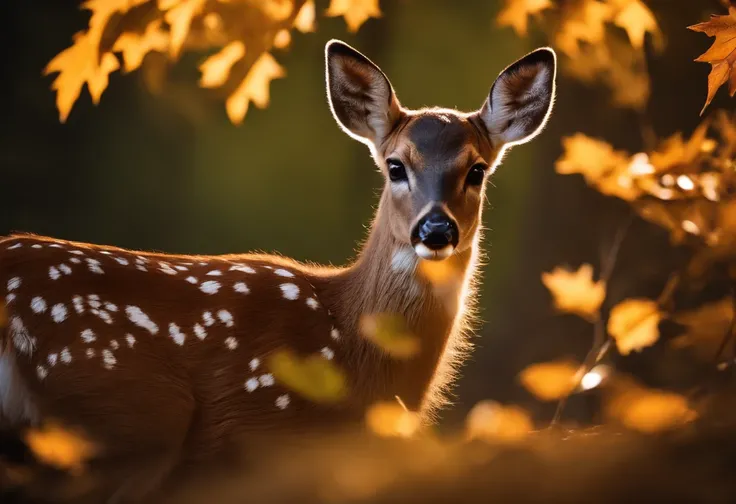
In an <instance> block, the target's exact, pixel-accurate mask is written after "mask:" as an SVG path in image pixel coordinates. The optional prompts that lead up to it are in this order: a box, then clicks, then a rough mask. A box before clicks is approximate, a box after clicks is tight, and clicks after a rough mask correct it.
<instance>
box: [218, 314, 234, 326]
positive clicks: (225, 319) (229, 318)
mask: <svg viewBox="0 0 736 504" xmlns="http://www.w3.org/2000/svg"><path fill="white" fill-rule="evenodd" d="M217 318H218V319H220V322H222V323H223V324H225V325H226V326H227V327H232V326H233V325H234V324H233V314H232V313H230V312H229V311H227V310H220V311H218V312H217Z"/></svg>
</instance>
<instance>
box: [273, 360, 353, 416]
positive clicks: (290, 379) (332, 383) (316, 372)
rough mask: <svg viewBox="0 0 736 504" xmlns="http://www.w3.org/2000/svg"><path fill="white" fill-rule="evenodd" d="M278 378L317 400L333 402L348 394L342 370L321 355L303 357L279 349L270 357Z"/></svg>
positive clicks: (292, 388)
mask: <svg viewBox="0 0 736 504" xmlns="http://www.w3.org/2000/svg"><path fill="white" fill-rule="evenodd" d="M268 367H269V369H270V370H271V373H273V376H274V378H275V379H276V381H278V382H279V383H281V384H282V385H284V386H285V387H287V388H289V389H291V390H293V391H294V392H296V393H297V394H299V395H301V396H302V397H305V398H306V399H309V400H311V401H314V402H320V403H334V402H338V401H341V400H342V399H343V398H344V397H345V396H346V394H347V384H346V381H345V376H344V375H343V373H342V371H340V369H338V368H337V366H336V365H335V364H334V363H333V362H332V361H331V360H328V359H327V358H325V357H324V356H323V355H321V354H314V355H309V356H307V357H305V358H301V357H299V356H297V355H296V354H294V353H293V352H291V351H290V350H279V351H277V352H274V353H273V354H272V355H271V356H270V357H269V358H268Z"/></svg>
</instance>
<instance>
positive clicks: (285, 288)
mask: <svg viewBox="0 0 736 504" xmlns="http://www.w3.org/2000/svg"><path fill="white" fill-rule="evenodd" d="M279 288H280V289H281V293H282V294H283V295H284V297H285V298H286V299H290V300H292V301H293V300H295V299H297V298H298V297H299V287H298V286H297V285H296V284H293V283H285V284H281V285H279Z"/></svg>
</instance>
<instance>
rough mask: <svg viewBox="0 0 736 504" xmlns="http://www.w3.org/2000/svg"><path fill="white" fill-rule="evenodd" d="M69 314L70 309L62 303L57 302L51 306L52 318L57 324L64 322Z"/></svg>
mask: <svg viewBox="0 0 736 504" xmlns="http://www.w3.org/2000/svg"><path fill="white" fill-rule="evenodd" d="M67 314H68V311H67V309H66V306H64V305H63V304H61V303H57V304H55V305H54V306H53V307H52V308H51V318H52V319H53V321H54V322H56V323H57V324H61V323H62V322H64V321H65V320H66V316H67Z"/></svg>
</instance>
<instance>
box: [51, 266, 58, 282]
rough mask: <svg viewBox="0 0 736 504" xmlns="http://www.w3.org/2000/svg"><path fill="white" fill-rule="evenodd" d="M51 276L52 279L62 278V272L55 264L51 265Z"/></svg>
mask: <svg viewBox="0 0 736 504" xmlns="http://www.w3.org/2000/svg"><path fill="white" fill-rule="evenodd" d="M49 278H50V279H51V280H58V279H59V278H61V273H59V270H58V269H57V268H56V267H55V266H51V267H50V268H49Z"/></svg>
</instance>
